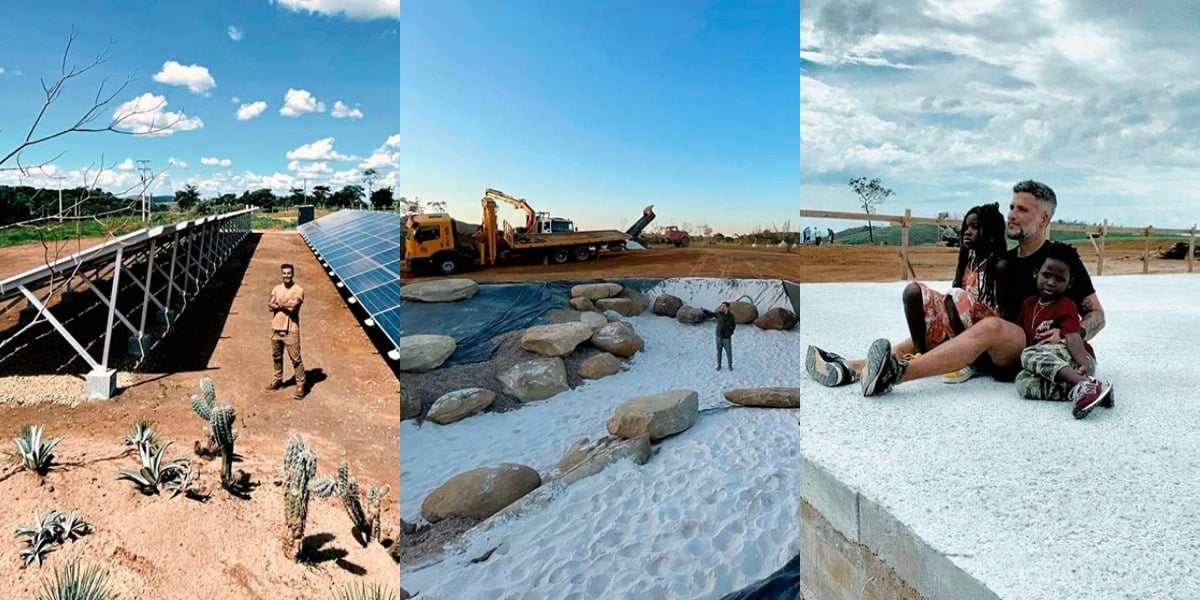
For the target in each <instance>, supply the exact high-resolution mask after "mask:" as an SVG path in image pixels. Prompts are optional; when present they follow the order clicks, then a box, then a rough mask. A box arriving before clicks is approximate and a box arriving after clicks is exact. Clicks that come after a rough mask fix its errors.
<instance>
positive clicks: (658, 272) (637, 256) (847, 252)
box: [402, 239, 1187, 283]
mask: <svg viewBox="0 0 1200 600" xmlns="http://www.w3.org/2000/svg"><path fill="white" fill-rule="evenodd" d="M1074 245H1075V247H1076V248H1078V249H1079V253H1080V256H1081V257H1082V258H1083V260H1084V262H1085V264H1087V266H1088V268H1089V269H1090V270H1091V272H1092V274H1095V273H1096V267H1097V253H1096V250H1095V249H1094V247H1093V246H1092V244H1091V243H1090V242H1086V241H1085V242H1078V243H1075V244H1074ZM1159 246H1161V247H1162V248H1164V249H1165V248H1168V247H1170V243H1168V242H1164V241H1162V240H1153V241H1151V243H1150V246H1149V249H1150V252H1149V254H1150V262H1149V272H1150V273H1182V272H1186V271H1187V261H1185V260H1168V259H1163V258H1160V257H1159V256H1158V254H1157V251H1158V249H1159ZM1145 247H1146V243H1145V242H1144V241H1143V240H1141V239H1123V240H1108V242H1107V244H1106V246H1105V253H1104V254H1105V262H1104V274H1105V275H1109V274H1129V273H1141V272H1142V253H1143V250H1144V248H1145ZM957 262H958V250H957V249H955V248H946V247H941V246H919V247H911V248H909V264H910V265H911V267H912V269H911V271H910V273H909V278H910V279H918V280H927V281H945V280H950V279H953V278H954V268H955V265H956V264H957ZM455 277H468V278H471V279H474V280H476V281H478V282H480V283H483V282H505V281H551V280H563V279H603V278H606V277H736V278H766V279H787V280H789V281H793V282H796V283H817V282H832V281H896V280H898V279H900V248H899V247H897V246H869V245H863V246H843V245H832V246H830V245H822V246H813V245H808V246H796V247H793V248H791V249H790V250H789V249H785V248H780V247H748V246H734V245H704V244H702V243H698V242H693V243H692V245H691V246H690V247H687V248H676V247H673V246H652V247H650V248H648V249H646V250H626V251H623V252H612V253H602V254H601V255H600V257H599V258H598V259H594V260H590V261H587V262H583V263H567V264H561V265H548V264H542V263H518V264H507V265H498V266H495V267H489V268H485V269H472V270H469V271H466V272H464V273H461V274H458V275H455ZM424 279H428V278H427V277H416V278H409V277H407V274H402V282H404V283H411V282H414V281H421V280H424Z"/></svg>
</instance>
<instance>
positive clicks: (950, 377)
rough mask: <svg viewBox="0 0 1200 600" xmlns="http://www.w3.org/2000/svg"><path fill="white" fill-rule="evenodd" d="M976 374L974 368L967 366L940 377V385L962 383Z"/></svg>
mask: <svg viewBox="0 0 1200 600" xmlns="http://www.w3.org/2000/svg"><path fill="white" fill-rule="evenodd" d="M976 374H977V373H976V372H975V367H972V366H971V365H967V366H965V367H963V368H961V369H959V370H957V371H953V372H950V373H946V374H945V375H942V383H962V382H964V381H966V380H968V379H970V378H972V377H974V376H975V375H976Z"/></svg>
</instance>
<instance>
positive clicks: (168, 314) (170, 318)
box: [155, 308, 178, 325]
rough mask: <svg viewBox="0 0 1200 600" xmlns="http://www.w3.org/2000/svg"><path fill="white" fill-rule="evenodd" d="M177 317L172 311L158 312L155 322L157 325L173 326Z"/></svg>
mask: <svg viewBox="0 0 1200 600" xmlns="http://www.w3.org/2000/svg"><path fill="white" fill-rule="evenodd" d="M177 316H178V314H176V312H175V311H174V310H172V309H170V308H168V309H166V310H159V311H158V315H157V316H156V317H155V320H157V321H158V324H159V325H173V324H174V323H175V317H177Z"/></svg>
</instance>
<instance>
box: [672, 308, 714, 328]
mask: <svg viewBox="0 0 1200 600" xmlns="http://www.w3.org/2000/svg"><path fill="white" fill-rule="evenodd" d="M675 320H676V321H679V322H680V323H687V324H695V323H703V322H704V321H707V320H708V312H707V311H705V310H704V309H703V308H696V307H695V306H686V305H685V306H681V307H679V310H678V311H675Z"/></svg>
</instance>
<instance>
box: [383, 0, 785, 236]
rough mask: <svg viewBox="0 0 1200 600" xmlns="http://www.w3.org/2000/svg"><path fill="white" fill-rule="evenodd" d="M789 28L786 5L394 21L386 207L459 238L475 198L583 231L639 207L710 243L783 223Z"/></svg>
mask: <svg viewBox="0 0 1200 600" xmlns="http://www.w3.org/2000/svg"><path fill="white" fill-rule="evenodd" d="M799 16H800V15H799V8H798V5H797V2H796V1H795V0H780V1H766V2H762V1H759V2H713V1H698V2H620V1H595V2H545V1H542V0H537V1H531V0H506V1H505V2H480V1H477V0H445V1H440V2H416V3H411V4H409V5H406V6H405V12H404V16H403V19H402V21H401V24H400V29H401V36H400V37H401V42H400V43H401V46H400V49H401V52H400V63H401V79H400V85H401V99H400V102H401V104H400V125H401V126H400V135H401V143H402V144H403V147H404V159H403V161H402V164H401V174H402V185H401V188H400V191H399V193H401V194H403V195H405V196H407V197H408V198H413V197H417V198H420V199H422V200H424V201H434V200H440V201H445V202H446V203H447V205H448V208H449V210H450V212H451V214H454V215H455V216H457V217H458V218H460V219H462V220H464V221H468V222H473V223H478V222H479V219H480V214H481V210H480V205H479V199H480V197H481V196H482V195H483V193H484V190H485V189H486V188H489V187H492V188H497V189H500V190H502V191H504V192H507V193H509V194H512V195H514V196H518V197H524V198H527V199H528V201H529V203H530V204H531V205H532V206H533V207H534V208H535V209H536V210H539V211H548V212H550V213H552V214H554V215H556V216H565V217H569V218H573V219H574V220H575V222H576V225H578V226H580V227H581V228H586V229H609V228H615V227H621V228H624V227H626V226H628V224H631V223H632V222H633V221H635V220H636V219H637V218H638V217H639V216H640V215H641V211H642V207H644V206H645V205H647V204H655V210H656V212H657V214H658V215H659V217H658V220H657V221H656V223H657V224H663V225H668V224H675V225H680V224H683V223H690V224H692V225H693V226H695V225H698V224H701V223H704V224H708V225H709V226H712V227H713V228H714V231H718V232H723V233H727V234H731V233H741V232H746V231H749V230H751V229H753V228H755V227H760V228H766V227H769V226H770V224H771V223H774V224H775V225H776V226H782V225H783V223H784V221H785V220H788V219H791V220H792V221H793V222H794V221H795V220H796V219H797V211H798V210H799V200H798V198H797V191H798V188H799V185H800V166H799V143H798V136H799V111H800V108H799V92H798V89H799V73H800V70H799V56H798V54H799V53H798V50H799V45H800V40H799V34H800V31H799V27H798V24H799ZM500 217H501V218H502V219H505V220H508V221H509V222H520V221H521V220H522V219H523V217H522V215H521V213H520V212H519V211H518V210H516V209H515V208H512V207H508V206H502V207H501V210H500Z"/></svg>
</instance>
